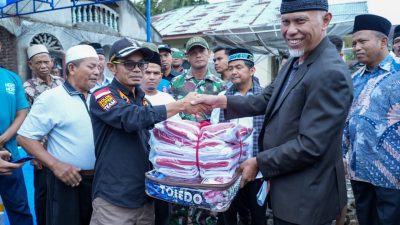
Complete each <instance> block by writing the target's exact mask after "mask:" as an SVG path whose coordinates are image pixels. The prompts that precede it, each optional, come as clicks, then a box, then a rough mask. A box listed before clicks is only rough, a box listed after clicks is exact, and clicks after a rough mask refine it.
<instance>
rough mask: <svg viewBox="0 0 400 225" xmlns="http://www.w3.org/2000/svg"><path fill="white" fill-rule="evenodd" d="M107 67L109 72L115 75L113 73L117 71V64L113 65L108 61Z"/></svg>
mask: <svg viewBox="0 0 400 225" xmlns="http://www.w3.org/2000/svg"><path fill="white" fill-rule="evenodd" d="M107 68H108V69H109V70H110V71H111V73H112V74H113V75H114V76H115V74H116V73H117V65H115V64H114V63H111V62H108V63H107Z"/></svg>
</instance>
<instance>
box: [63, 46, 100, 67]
mask: <svg viewBox="0 0 400 225" xmlns="http://www.w3.org/2000/svg"><path fill="white" fill-rule="evenodd" d="M91 57H94V58H99V56H98V55H97V52H96V50H95V49H94V48H93V47H92V46H90V45H75V46H73V47H71V48H69V49H68V50H67V52H66V53H65V64H68V63H70V62H72V61H74V60H78V59H84V58H91Z"/></svg>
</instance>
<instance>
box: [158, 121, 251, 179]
mask: <svg viewBox="0 0 400 225" xmlns="http://www.w3.org/2000/svg"><path fill="white" fill-rule="evenodd" d="M251 133H252V128H248V127H244V126H242V125H237V124H234V123H219V124H206V123H196V122H192V121H185V120H182V121H170V120H169V121H164V122H161V123H158V124H157V125H156V126H155V128H154V129H153V131H152V135H151V138H150V147H151V151H150V161H151V162H152V163H153V166H154V168H155V169H156V170H158V171H159V172H162V173H164V174H165V175H168V176H177V177H182V178H186V179H192V178H195V177H197V176H201V177H202V178H215V177H228V178H232V176H233V174H234V172H235V171H236V169H237V168H238V167H239V164H240V162H242V161H244V160H245V159H247V158H248V157H249V156H250V155H251V154H252V148H250V147H249V145H248V144H247V143H244V142H243V141H244V140H246V138H248V137H249V136H250V135H251ZM196 170H197V172H196Z"/></svg>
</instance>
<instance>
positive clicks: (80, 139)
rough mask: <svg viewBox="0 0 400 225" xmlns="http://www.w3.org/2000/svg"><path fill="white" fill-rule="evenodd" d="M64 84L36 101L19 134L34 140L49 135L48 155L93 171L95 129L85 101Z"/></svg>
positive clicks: (43, 94)
mask: <svg viewBox="0 0 400 225" xmlns="http://www.w3.org/2000/svg"><path fill="white" fill-rule="evenodd" d="M76 93H77V92H74V93H73V94H71V95H70V94H69V93H68V92H67V90H66V89H65V88H64V86H63V85H60V86H58V87H56V88H53V89H51V90H48V91H45V92H43V93H42V94H41V95H40V96H39V97H38V98H37V99H36V100H35V102H34V104H33V105H32V108H31V110H30V112H29V114H28V116H27V117H26V119H25V121H24V122H23V124H22V126H21V128H20V129H19V130H18V134H19V135H21V136H24V137H27V138H31V139H34V140H41V139H42V138H43V137H44V136H45V135H48V145H47V150H48V152H49V153H50V154H51V155H53V156H54V157H55V158H57V159H58V160H60V161H62V162H64V163H68V164H70V165H73V166H75V167H78V168H81V169H83V170H92V169H94V163H95V160H96V158H95V153H94V140H93V129H92V123H91V120H90V116H89V113H88V111H87V108H86V105H85V102H84V101H83V100H82V99H81V97H80V96H79V95H78V94H76Z"/></svg>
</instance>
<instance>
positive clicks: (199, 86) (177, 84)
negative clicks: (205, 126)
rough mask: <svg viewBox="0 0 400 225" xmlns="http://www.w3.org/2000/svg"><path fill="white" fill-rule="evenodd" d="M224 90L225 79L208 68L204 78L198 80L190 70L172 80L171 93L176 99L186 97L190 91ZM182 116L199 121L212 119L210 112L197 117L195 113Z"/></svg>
mask: <svg viewBox="0 0 400 225" xmlns="http://www.w3.org/2000/svg"><path fill="white" fill-rule="evenodd" d="M223 90H225V86H224V81H222V80H221V79H220V78H218V77H217V76H215V75H214V74H212V73H211V72H210V70H207V73H206V75H205V77H204V79H203V80H197V79H196V78H195V77H194V76H193V75H192V73H191V70H188V71H187V72H186V73H184V74H182V75H179V76H177V77H175V78H174V79H172V81H171V94H172V96H173V97H174V98H175V99H176V100H179V99H182V98H184V97H185V96H186V95H187V94H188V93H189V92H196V93H199V94H209V95H217V94H218V93H220V92H221V91H223ZM180 116H181V118H182V119H184V120H191V121H197V122H200V121H203V120H209V119H210V115H208V114H203V115H201V117H196V116H195V115H191V114H187V113H180Z"/></svg>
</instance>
